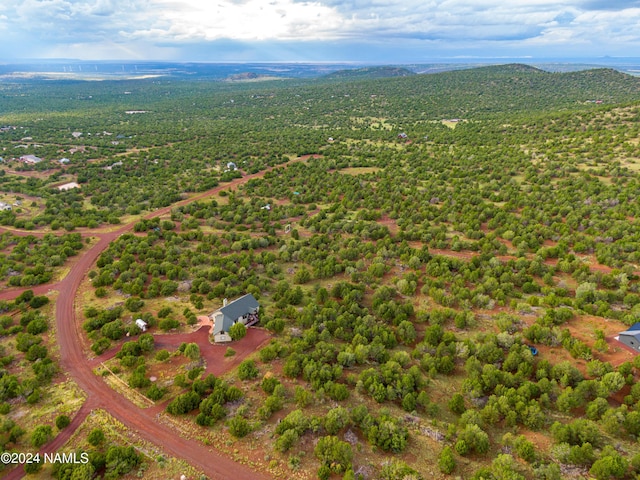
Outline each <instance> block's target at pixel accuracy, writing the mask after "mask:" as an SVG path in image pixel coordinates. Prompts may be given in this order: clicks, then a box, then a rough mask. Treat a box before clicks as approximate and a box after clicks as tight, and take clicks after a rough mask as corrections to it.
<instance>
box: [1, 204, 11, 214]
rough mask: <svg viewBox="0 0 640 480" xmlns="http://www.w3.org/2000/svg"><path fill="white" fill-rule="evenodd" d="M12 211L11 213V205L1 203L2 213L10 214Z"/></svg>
mask: <svg viewBox="0 0 640 480" xmlns="http://www.w3.org/2000/svg"><path fill="white" fill-rule="evenodd" d="M10 211H11V205H9V204H8V203H4V202H0V212H10Z"/></svg>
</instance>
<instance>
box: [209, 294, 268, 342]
mask: <svg viewBox="0 0 640 480" xmlns="http://www.w3.org/2000/svg"><path fill="white" fill-rule="evenodd" d="M258 310H260V304H259V303H258V301H257V300H256V299H255V297H254V296H253V295H251V294H250V293H248V294H247V295H244V296H242V297H240V298H237V299H235V300H234V301H232V302H229V303H227V300H226V299H225V301H224V305H223V306H222V307H221V308H219V309H218V310H216V311H215V312H213V313H212V314H211V316H210V318H211V320H212V322H213V326H212V327H211V335H213V339H214V341H215V342H216V343H218V342H230V341H231V337H230V336H229V329H230V328H231V326H232V325H233V324H234V323H238V322H240V323H243V324H244V325H246V326H251V325H255V324H256V323H258Z"/></svg>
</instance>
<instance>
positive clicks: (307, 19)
mask: <svg viewBox="0 0 640 480" xmlns="http://www.w3.org/2000/svg"><path fill="white" fill-rule="evenodd" d="M153 2H154V8H156V9H157V11H158V14H157V17H156V24H155V25H154V26H153V28H148V29H141V30H137V31H134V32H132V33H131V35H132V37H133V38H139V37H145V38H157V37H160V38H165V39H166V38H169V39H172V40H176V41H194V40H204V41H211V40H218V39H221V38H228V39H235V40H257V41H261V40H274V39H278V40H291V39H305V38H307V39H314V40H316V39H326V38H336V37H337V36H339V32H340V31H341V30H342V28H344V26H345V25H346V24H348V23H349V22H348V21H346V20H345V19H344V18H342V17H341V16H340V15H339V14H338V12H337V11H336V9H335V8H333V7H328V6H325V5H323V4H321V3H319V2H302V3H301V2H295V1H293V0H273V1H268V2H266V1H264V0H246V1H242V2H237V1H232V0H217V1H216V0H214V1H212V2H210V3H209V2H206V3H205V2H202V1H199V0H184V1H181V2H179V3H176V2H174V1H171V0H153Z"/></svg>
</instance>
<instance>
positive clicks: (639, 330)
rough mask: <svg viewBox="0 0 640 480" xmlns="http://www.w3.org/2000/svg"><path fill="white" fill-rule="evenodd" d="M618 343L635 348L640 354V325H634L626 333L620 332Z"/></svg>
mask: <svg viewBox="0 0 640 480" xmlns="http://www.w3.org/2000/svg"><path fill="white" fill-rule="evenodd" d="M618 341H619V342H620V343H622V344H623V345H626V346H627V347H631V348H633V349H634V350H635V351H636V352H640V323H634V324H633V325H631V326H630V327H629V328H628V329H627V330H625V331H624V332H620V333H619V334H618Z"/></svg>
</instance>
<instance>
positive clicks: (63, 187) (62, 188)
mask: <svg viewBox="0 0 640 480" xmlns="http://www.w3.org/2000/svg"><path fill="white" fill-rule="evenodd" d="M72 188H80V185H78V183H77V182H69V183H65V184H64V185H59V186H58V190H60V191H61V192H65V191H67V190H71V189H72Z"/></svg>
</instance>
